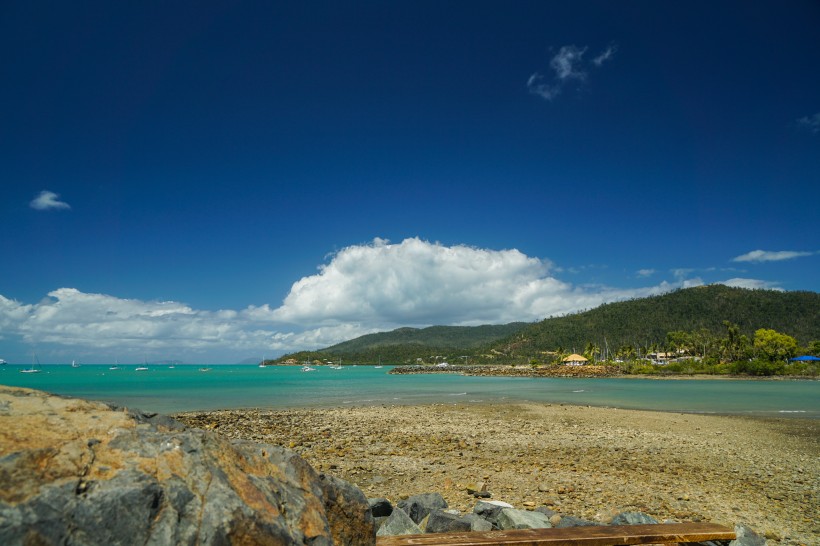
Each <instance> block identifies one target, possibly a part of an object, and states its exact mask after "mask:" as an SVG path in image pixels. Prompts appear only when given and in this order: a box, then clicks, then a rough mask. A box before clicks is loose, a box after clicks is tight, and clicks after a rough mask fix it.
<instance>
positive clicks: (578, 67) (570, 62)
mask: <svg viewBox="0 0 820 546" xmlns="http://www.w3.org/2000/svg"><path fill="white" fill-rule="evenodd" d="M588 49H589V48H588V47H587V46H584V47H578V46H576V45H565V46H561V48H560V49H559V50H558V53H556V54H555V55H553V57H552V58H551V59H550V63H549V66H550V69H551V70H552V72H553V74H552V75H551V76H545V75H544V74H541V73H540V72H534V73H533V74H532V75H531V76H530V77H529V79H528V80H527V89H528V90H529V92H530V93H532V94H533V95H538V96H539V97H541V98H543V99H545V100H548V101H551V100H553V99H554V98H555V97H557V96H558V95H559V94H561V91H563V89H564V87H565V86H566V85H568V83H569V82H570V81H572V80H577V81H585V80H586V79H587V76H588V74H589V68H590V66H594V67H596V68H599V67H600V66H601V65H602V64H604V63H605V62H606V61H608V60H609V59H611V58H612V57H613V56H614V55H615V52H616V51H617V46H616V45H615V44H610V45H609V46H607V48H606V49H605V50H604V51H602V52H601V53H599V54H598V55H597V56H595V57H594V58H593V59H592V61H586V60H585V59H584V54H585V53H586V52H587V50H588Z"/></svg>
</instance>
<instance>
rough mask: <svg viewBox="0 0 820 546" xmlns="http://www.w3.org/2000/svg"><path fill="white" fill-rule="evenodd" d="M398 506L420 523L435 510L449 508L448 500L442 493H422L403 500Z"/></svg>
mask: <svg viewBox="0 0 820 546" xmlns="http://www.w3.org/2000/svg"><path fill="white" fill-rule="evenodd" d="M396 506H398V507H399V508H401V509H402V510H404V512H405V513H406V514H407V515H408V516H410V519H412V520H413V521H414V522H415V523H416V524H418V523H420V522H421V520H423V519H424V518H425V517H427V514H429V513H430V512H432V511H433V510H443V509H445V508H447V501H446V500H444V497H442V496H441V493H422V494H420V495H413V496H412V497H408V498H406V499H404V500H401V501H399V502H398V504H397V505H396Z"/></svg>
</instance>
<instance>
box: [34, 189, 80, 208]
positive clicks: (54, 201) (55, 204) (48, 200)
mask: <svg viewBox="0 0 820 546" xmlns="http://www.w3.org/2000/svg"><path fill="white" fill-rule="evenodd" d="M29 206H30V207H31V208H33V209H35V210H54V209H57V210H59V209H70V208H71V205H69V204H68V203H66V202H65V201H60V195H59V194H57V193H54V192H53V191H48V190H43V191H41V192H40V194H39V195H38V196H37V197H35V198H34V199H32V200H31V203H29Z"/></svg>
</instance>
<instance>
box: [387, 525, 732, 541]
mask: <svg viewBox="0 0 820 546" xmlns="http://www.w3.org/2000/svg"><path fill="white" fill-rule="evenodd" d="M735 538H736V537H735V532H734V530H733V529H730V528H728V527H724V526H722V525H717V524H714V523H659V524H654V525H601V526H589V527H565V528H563V529H515V530H510V531H485V532H481V531H473V532H465V533H430V534H424V535H399V536H391V537H378V538H377V539H376V546H488V545H490V544H499V545H512V546H626V545H634V544H658V543H672V544H675V543H679V542H703V541H706V540H734V539H735Z"/></svg>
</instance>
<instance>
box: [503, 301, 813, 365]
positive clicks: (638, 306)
mask: <svg viewBox="0 0 820 546" xmlns="http://www.w3.org/2000/svg"><path fill="white" fill-rule="evenodd" d="M724 321H728V322H730V323H732V324H735V325H737V326H738V327H739V329H740V333H741V334H743V335H746V336H748V337H750V338H751V337H752V336H753V334H754V332H755V331H756V330H758V329H760V328H767V329H772V330H777V331H778V332H783V333H786V334H788V335H790V336H792V337H794V338H795V339H797V341H798V342H799V343H801V344H802V345H804V346H805V345H806V344H808V343H809V342H810V341H812V340H817V339H820V294H818V293H816V292H779V291H774V290H749V289H744V288H730V287H728V286H723V285H709V286H700V287H696V288H687V289H682V290H677V291H675V292H670V293H668V294H663V295H660V296H652V297H649V298H641V299H635V300H629V301H623V302H617V303H609V304H604V305H601V306H600V307H596V308H595V309H592V310H590V311H585V312H583V313H577V314H573V315H568V316H564V317H555V318H549V319H546V320H543V321H541V322H538V323H535V324H531V325H530V326H528V327H527V328H524V329H522V330H521V331H519V332H516V333H515V334H514V335H512V336H510V337H508V338H506V339H504V340H501V341H499V342H498V343H495V344H493V345H492V348H493V349H496V350H498V351H500V352H503V353H505V354H510V355H512V354H519V353H527V354H532V353H536V352H538V351H554V350H556V349H559V348H564V349H566V350H568V351H572V352H578V353H580V352H582V351H584V348H585V347H586V345H588V344H589V343H593V344H595V345H598V346H600V347H601V348H605V347H608V348H609V349H610V352H612V351H614V350H616V349H618V348H620V347H623V346H631V347H633V348H637V349H641V348H644V349H645V348H649V347H651V346H653V345H658V346H660V347H665V345H666V343H667V334H668V333H669V332H674V331H686V332H693V331H700V330H706V331H708V332H709V333H711V334H713V335H718V334H722V333H723V332H724V331H725V330H726V328H725V326H724Z"/></svg>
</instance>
